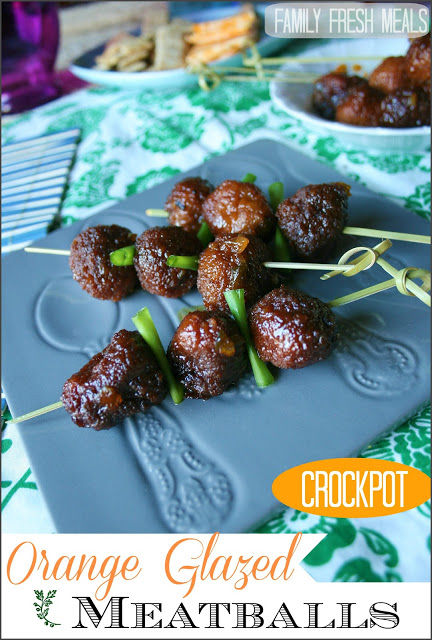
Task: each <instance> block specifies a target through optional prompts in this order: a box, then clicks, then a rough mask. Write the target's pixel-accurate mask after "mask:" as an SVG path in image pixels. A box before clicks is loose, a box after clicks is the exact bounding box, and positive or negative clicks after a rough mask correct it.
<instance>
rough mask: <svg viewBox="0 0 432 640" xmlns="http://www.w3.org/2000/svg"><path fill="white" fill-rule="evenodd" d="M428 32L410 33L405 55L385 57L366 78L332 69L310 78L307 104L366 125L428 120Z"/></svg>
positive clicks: (329, 115) (341, 119)
mask: <svg viewBox="0 0 432 640" xmlns="http://www.w3.org/2000/svg"><path fill="white" fill-rule="evenodd" d="M430 48H431V44H430V35H429V34H428V35H425V36H423V37H421V38H415V39H414V40H413V41H412V43H411V45H410V47H409V49H408V51H407V53H406V55H405V56H396V57H393V56H392V57H389V58H386V59H385V60H383V61H382V62H381V64H380V65H379V66H378V67H377V68H376V69H375V70H374V71H373V72H372V73H371V74H370V76H369V78H368V80H366V79H365V78H360V77H359V76H348V75H347V74H346V73H345V72H340V71H333V72H331V73H328V74H326V75H324V76H322V77H321V78H319V79H318V80H317V81H316V83H315V88H314V92H313V96H312V105H313V108H314V110H315V112H316V113H317V114H318V115H320V116H321V117H323V118H324V119H326V120H336V121H337V122H343V123H345V124H351V125H358V126H368V127H377V126H379V127H416V126H422V125H429V124H430V89H431V88H430V83H431V61H430V56H431V49H430Z"/></svg>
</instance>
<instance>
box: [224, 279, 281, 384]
mask: <svg viewBox="0 0 432 640" xmlns="http://www.w3.org/2000/svg"><path fill="white" fill-rule="evenodd" d="M225 300H226V301H227V303H228V306H229V308H230V311H231V313H232V314H233V316H234V318H235V319H236V322H237V324H238V326H239V328H240V331H241V334H242V336H243V338H244V339H245V341H246V347H247V351H248V355H249V360H250V363H251V365H252V371H253V374H254V376H255V382H256V384H257V387H268V386H269V385H271V384H273V382H274V378H273V376H272V374H271V373H270V371H269V370H268V369H267V366H266V364H265V363H264V362H263V361H262V360H261V359H260V358H259V356H258V354H257V352H256V349H255V347H254V345H253V342H252V337H251V334H250V330H249V324H248V321H247V316H246V307H245V302H244V289H234V290H233V291H225Z"/></svg>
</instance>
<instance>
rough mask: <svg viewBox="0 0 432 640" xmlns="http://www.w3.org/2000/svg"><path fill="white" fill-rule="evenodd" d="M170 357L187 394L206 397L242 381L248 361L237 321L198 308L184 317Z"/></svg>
mask: <svg viewBox="0 0 432 640" xmlns="http://www.w3.org/2000/svg"><path fill="white" fill-rule="evenodd" d="M168 359H169V362H170V365H171V368H172V370H173V372H174V375H175V377H176V378H177V380H179V381H180V382H181V383H182V384H183V386H184V388H185V395H186V397H187V398H201V399H203V400H207V399H208V398H211V397H213V396H219V395H221V394H222V393H223V392H224V391H225V389H227V387H229V386H230V385H232V384H235V383H236V382H238V380H239V379H240V377H241V376H242V374H243V373H244V371H245V370H246V367H247V362H248V360H247V353H246V345H245V341H244V339H243V337H242V336H241V334H240V332H239V330H238V329H237V324H236V323H235V322H234V320H232V319H231V318H229V317H227V316H225V315H224V314H222V313H212V312H210V311H194V312H192V313H188V315H187V316H185V317H184V318H183V320H182V321H181V323H180V325H179V327H178V329H177V331H176V332H175V334H174V336H173V338H172V340H171V343H170V345H169V347H168Z"/></svg>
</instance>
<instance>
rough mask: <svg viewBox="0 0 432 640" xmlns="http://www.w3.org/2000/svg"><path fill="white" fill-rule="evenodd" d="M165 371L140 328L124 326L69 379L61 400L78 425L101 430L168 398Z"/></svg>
mask: <svg viewBox="0 0 432 640" xmlns="http://www.w3.org/2000/svg"><path fill="white" fill-rule="evenodd" d="M166 393H167V385H166V382H165V378H164V376H163V373H162V371H161V369H160V367H159V365H158V363H157V361H156V359H155V357H154V355H153V353H152V351H151V349H150V347H148V346H147V345H146V343H145V342H144V340H143V338H142V337H141V336H140V334H139V333H138V331H126V330H125V329H122V330H121V331H119V332H118V333H115V334H114V336H113V338H112V340H111V343H110V344H109V345H108V346H107V347H105V349H103V351H101V352H100V353H97V354H96V355H95V356H93V358H91V360H90V361H89V362H88V363H87V364H86V365H85V366H84V367H83V368H82V369H80V370H79V371H78V372H77V373H74V374H73V376H71V377H70V378H69V380H66V382H65V384H64V386H63V393H62V396H61V401H62V402H63V406H64V408H65V409H66V411H67V412H68V413H70V415H71V418H72V420H73V421H74V422H75V424H76V425H78V427H87V428H91V429H95V430H96V431H100V430H101V429H110V428H111V427H113V426H114V425H116V424H117V423H118V422H120V421H121V420H123V419H124V418H127V417H128V416H132V415H134V414H136V413H139V412H141V411H146V410H147V409H149V408H150V407H151V406H152V405H154V404H159V403H161V402H162V400H163V399H164V398H165V396H166Z"/></svg>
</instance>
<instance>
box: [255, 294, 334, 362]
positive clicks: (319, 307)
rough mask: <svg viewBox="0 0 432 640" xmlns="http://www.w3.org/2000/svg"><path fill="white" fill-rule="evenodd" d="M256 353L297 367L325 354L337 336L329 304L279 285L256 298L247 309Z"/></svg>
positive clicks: (265, 359) (316, 360) (267, 358)
mask: <svg viewBox="0 0 432 640" xmlns="http://www.w3.org/2000/svg"><path fill="white" fill-rule="evenodd" d="M249 321H250V331H251V334H252V339H253V341H254V344H255V348H256V350H257V352H258V355H259V356H260V358H261V359H262V360H264V361H265V362H271V363H272V364H273V365H274V366H275V367H278V368H280V369H300V368H302V367H306V366H308V365H310V364H314V363H315V362H319V361H320V360H324V359H325V358H327V357H328V356H329V355H330V353H331V351H332V350H333V347H334V346H335V343H336V340H337V335H338V333H337V328H336V317H335V315H334V314H333V312H332V311H331V309H330V307H329V306H328V305H327V304H325V303H324V302H322V301H321V300H319V299H318V298H312V297H311V296H308V295H307V294H305V293H302V292H300V291H296V290H295V289H291V288H289V287H287V286H285V285H282V286H281V287H279V288H278V289H274V290H273V291H271V292H270V293H268V294H267V295H265V296H264V298H262V299H261V300H260V301H259V302H257V303H256V304H255V305H254V306H253V307H252V309H251V310H250V313H249Z"/></svg>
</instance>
